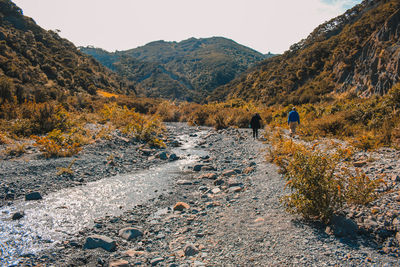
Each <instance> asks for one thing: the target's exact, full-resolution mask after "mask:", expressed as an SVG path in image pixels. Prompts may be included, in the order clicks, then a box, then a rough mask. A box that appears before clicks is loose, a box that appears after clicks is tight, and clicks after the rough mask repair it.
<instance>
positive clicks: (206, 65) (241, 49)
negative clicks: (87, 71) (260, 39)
mask: <svg viewBox="0 0 400 267" xmlns="http://www.w3.org/2000/svg"><path fill="white" fill-rule="evenodd" d="M80 50H81V51H82V52H84V53H86V54H89V55H91V56H93V57H94V58H96V59H97V60H99V61H100V62H101V63H102V64H103V65H105V66H107V67H109V68H111V69H112V70H114V71H116V72H117V73H119V74H121V75H122V76H124V77H127V78H128V79H129V80H130V81H132V82H135V83H136V84H137V86H136V88H137V90H138V91H140V92H141V93H142V94H144V95H146V96H151V97H157V96H161V97H163V98H169V99H175V98H178V99H186V100H195V101H201V100H202V99H203V98H204V97H206V96H207V95H208V93H209V92H212V91H213V90H214V89H215V88H217V87H218V86H221V85H224V84H226V83H228V82H230V81H231V80H233V79H234V78H235V77H238V75H239V74H241V73H243V72H244V71H246V70H247V69H248V68H249V67H251V66H253V65H254V64H255V63H257V62H259V61H261V60H263V59H264V58H266V57H268V56H271V55H267V56H265V55H262V54H261V53H258V52H257V51H254V50H252V49H250V48H248V47H245V46H242V45H239V44H237V43H235V42H234V41H232V40H229V39H226V38H222V37H212V38H202V39H195V38H190V39H187V40H184V41H181V42H165V41H156V42H152V43H149V44H146V45H145V46H142V47H138V48H135V49H130V50H127V51H117V52H114V53H108V52H106V51H104V50H102V49H99V48H92V47H81V48H80ZM107 55H108V56H107ZM171 93H172V94H171Z"/></svg>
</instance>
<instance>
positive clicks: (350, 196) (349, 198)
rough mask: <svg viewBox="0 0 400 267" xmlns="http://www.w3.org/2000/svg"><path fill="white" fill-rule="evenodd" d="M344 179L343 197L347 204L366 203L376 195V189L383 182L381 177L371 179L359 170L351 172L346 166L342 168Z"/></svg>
mask: <svg viewBox="0 0 400 267" xmlns="http://www.w3.org/2000/svg"><path fill="white" fill-rule="evenodd" d="M341 175H343V176H344V177H345V179H346V181H347V185H346V191H345V198H346V202H347V203H349V204H359V205H366V204H368V203H370V202H371V201H374V200H375V199H376V198H377V197H378V193H377V192H376V189H377V188H378V187H380V186H381V185H382V184H384V183H385V182H384V180H383V179H376V180H371V179H370V178H369V177H368V175H366V174H365V173H364V172H361V171H360V170H358V169H357V170H356V174H353V173H352V172H351V171H350V170H349V169H348V168H344V169H342V174H341Z"/></svg>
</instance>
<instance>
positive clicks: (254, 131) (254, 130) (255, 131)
mask: <svg viewBox="0 0 400 267" xmlns="http://www.w3.org/2000/svg"><path fill="white" fill-rule="evenodd" d="M257 137H258V129H257V128H253V138H254V139H256V138H257Z"/></svg>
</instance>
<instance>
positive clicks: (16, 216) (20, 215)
mask: <svg viewBox="0 0 400 267" xmlns="http://www.w3.org/2000/svg"><path fill="white" fill-rule="evenodd" d="M24 216H25V213H24V212H23V211H17V212H16V213H14V214H13V215H12V217H11V219H12V220H14V221H15V220H19V219H21V218H23V217H24Z"/></svg>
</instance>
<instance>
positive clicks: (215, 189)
mask: <svg viewBox="0 0 400 267" xmlns="http://www.w3.org/2000/svg"><path fill="white" fill-rule="evenodd" d="M211 192H212V193H213V194H218V193H219V192H221V189H219V188H218V187H215V188H213V189H212V190H211Z"/></svg>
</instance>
